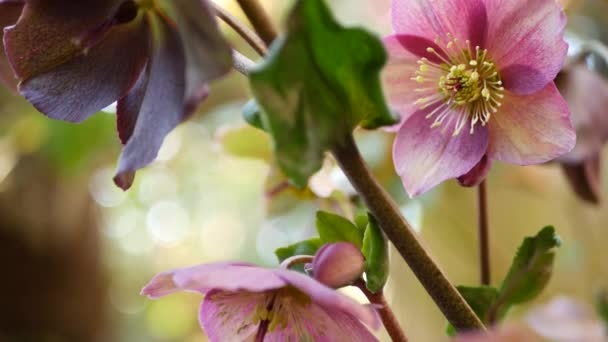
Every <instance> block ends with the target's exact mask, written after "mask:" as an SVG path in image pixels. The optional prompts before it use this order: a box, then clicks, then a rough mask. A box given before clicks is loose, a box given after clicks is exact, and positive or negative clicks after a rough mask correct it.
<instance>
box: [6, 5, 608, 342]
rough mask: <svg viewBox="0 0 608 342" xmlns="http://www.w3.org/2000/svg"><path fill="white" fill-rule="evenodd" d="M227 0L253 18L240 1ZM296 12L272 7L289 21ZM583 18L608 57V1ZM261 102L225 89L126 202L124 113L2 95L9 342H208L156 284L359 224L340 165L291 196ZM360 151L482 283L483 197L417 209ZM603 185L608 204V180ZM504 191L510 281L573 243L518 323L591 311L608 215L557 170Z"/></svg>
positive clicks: (580, 8) (439, 322)
mask: <svg viewBox="0 0 608 342" xmlns="http://www.w3.org/2000/svg"><path fill="white" fill-rule="evenodd" d="M216 2H217V3H218V4H219V5H221V6H223V7H225V8H226V9H228V10H230V11H231V12H232V13H234V14H235V15H237V16H239V17H240V18H242V19H243V17H242V15H241V12H240V11H239V9H238V7H237V6H236V4H235V2H234V1H230V0H224V1H216ZM291 3H292V1H285V0H266V1H264V5H265V6H266V7H267V8H268V9H269V10H270V11H271V12H272V13H273V15H274V17H275V18H277V22H278V23H280V22H281V18H283V17H284V14H285V12H286V10H287V9H288V8H289V5H290V4H291ZM330 3H331V5H332V7H333V8H334V9H335V12H336V15H337V16H338V17H339V18H340V19H341V20H342V21H343V22H346V23H349V24H353V25H362V26H365V27H367V28H369V29H370V30H372V31H375V32H377V33H378V34H385V33H388V32H389V31H390V24H389V20H388V8H389V1H388V0H373V1H368V0H332V1H330ZM568 11H569V14H570V17H569V18H570V24H569V27H570V29H571V30H572V31H573V32H576V33H578V34H581V35H584V36H586V37H590V38H593V39H599V40H603V41H604V43H608V25H607V24H606V22H607V21H608V2H607V1H604V0H576V1H571V3H570V4H569V8H568ZM243 20H244V19H243ZM225 32H226V34H227V36H228V37H229V38H230V40H231V41H232V42H233V44H234V45H235V47H236V48H237V49H238V50H240V51H242V52H243V53H245V54H247V55H248V56H250V57H251V58H254V59H255V58H256V56H255V55H254V54H253V53H252V51H251V50H250V49H249V48H248V47H246V46H245V45H244V44H243V43H242V42H241V40H240V39H239V38H238V37H237V36H236V35H235V34H234V33H233V32H232V31H231V30H229V29H226V28H225ZM247 98H248V87H247V82H246V80H245V79H244V78H243V77H242V76H241V75H240V74H238V73H236V72H233V73H231V74H230V75H229V76H228V77H227V78H226V79H224V80H222V81H220V82H218V83H216V84H214V85H213V86H212V94H211V97H210V98H209V100H208V101H207V102H205V104H204V105H203V106H202V107H201V108H200V111H199V114H198V115H197V116H195V117H194V119H192V120H190V121H189V122H187V123H185V124H183V125H181V126H180V127H179V128H178V129H177V130H175V131H174V132H173V133H171V135H170V136H169V137H168V138H167V139H166V141H165V143H164V145H163V148H162V151H161V153H160V155H159V158H158V160H157V161H156V162H155V163H154V164H153V165H151V166H150V167H148V168H147V169H145V170H143V171H141V172H139V173H138V174H137V178H136V182H135V185H134V186H133V188H132V189H131V190H130V191H129V192H127V193H124V192H122V191H121V190H119V189H118V188H116V187H115V186H114V185H113V184H112V180H111V179H112V176H113V172H114V168H115V161H116V159H117V156H118V153H119V151H120V144H119V141H118V139H117V137H116V133H115V122H114V119H115V118H114V115H113V110H112V108H109V109H108V113H99V114H97V115H96V116H94V117H93V118H92V119H89V120H88V121H86V122H85V123H84V124H80V125H71V124H66V123H63V122H57V121H51V120H49V119H47V118H45V117H44V116H43V115H41V114H39V113H37V112H35V110H33V109H32V107H31V106H29V105H28V104H27V103H26V102H25V101H24V100H22V99H21V98H19V97H17V96H13V95H11V94H9V93H8V92H6V91H5V90H4V89H0V269H1V274H2V275H1V277H2V281H0V341H2V342H4V341H11V342H12V341H16V342H21V341H41V342H47V341H49V342H63V341H128V342H138V341H157V342H176V341H186V342H203V341H206V338H205V336H204V334H203V333H202V332H201V330H200V328H199V327H198V324H197V310H198V305H199V303H200V297H199V296H197V295H194V294H176V295H172V296H169V297H166V298H163V299H162V300H158V301H150V300H148V299H146V298H144V297H142V296H140V295H139V291H140V289H141V287H142V286H143V285H144V284H145V283H146V282H147V281H148V280H149V279H150V278H151V277H152V276H153V275H154V274H156V273H158V272H161V271H164V270H167V269H169V268H174V267H183V266H188V265H192V264H197V263H203V262H209V261H216V260H247V261H251V262H256V263H260V264H263V265H267V266H273V265H276V263H277V260H276V259H275V257H274V254H273V251H274V249H276V248H278V247H281V246H284V245H287V244H290V243H294V242H297V241H299V240H302V239H304V238H307V237H310V236H313V235H314V232H315V231H314V213H315V211H316V210H317V209H319V208H324V209H326V210H333V211H338V212H341V213H344V214H346V215H348V214H349V213H351V208H350V207H349V206H348V205H346V204H345V203H346V202H345V199H346V198H347V196H348V195H349V192H350V190H349V187H348V184H347V181H346V180H345V179H344V177H343V175H341V173H340V172H339V171H338V170H337V169H336V168H335V167H334V166H333V165H332V162H331V161H328V163H327V165H326V167H325V168H324V170H323V172H321V173H320V174H319V175H318V176H317V177H315V180H314V182H313V183H311V188H312V190H309V191H300V192H298V191H295V190H293V189H289V188H284V187H283V186H282V184H283V183H282V179H281V177H280V175H278V174H277V171H276V169H275V168H273V167H272V166H271V165H272V154H271V145H270V141H269V139H268V138H267V137H266V136H265V135H264V134H263V133H261V132H259V131H257V130H255V129H253V128H250V127H247V126H246V125H245V124H244V122H243V120H242V119H241V117H240V111H241V108H242V106H243V104H244V103H245V101H246V100H247ZM607 115H608V113H607ZM357 137H358V141H359V144H360V146H361V148H362V150H363V151H364V154H365V156H366V158H367V160H368V161H369V163H370V164H371V166H372V167H373V169H374V171H375V172H376V174H377V175H378V177H379V178H380V179H381V180H382V182H383V183H384V185H385V186H386V187H387V188H388V189H389V190H390V191H391V193H392V194H393V195H394V196H395V198H396V199H397V200H398V201H399V203H400V204H401V205H402V208H403V211H404V213H405V215H406V216H407V217H408V219H410V220H411V221H412V223H413V224H414V225H415V227H417V229H418V232H419V234H420V235H421V236H422V239H423V240H424V241H425V243H426V245H427V246H428V248H429V249H430V250H431V251H432V254H433V255H434V256H435V258H436V260H437V261H438V263H439V264H440V265H441V266H442V267H443V269H444V270H445V271H446V272H447V274H448V276H449V278H450V279H451V280H452V281H453V282H454V283H456V284H471V285H473V284H476V283H477V281H478V266H477V241H476V201H475V192H474V190H471V189H464V188H461V187H459V186H457V185H456V184H455V182H447V183H446V184H444V185H442V186H440V187H438V188H436V189H435V190H433V191H431V192H429V193H428V194H426V195H424V196H422V197H421V198H418V199H416V200H408V199H407V197H406V196H405V195H404V192H403V190H402V188H401V185H400V182H399V180H398V179H397V178H396V177H395V175H394V172H393V170H392V167H391V160H390V150H391V139H392V137H391V135H390V134H388V133H383V132H359V134H358V135H357ZM606 152H608V151H606ZM604 155H605V157H608V153H604ZM603 179H604V184H606V185H604V187H603V192H604V193H608V172H604V175H603ZM489 191H490V199H489V200H490V204H489V205H490V223H491V245H492V268H493V275H494V282H498V281H500V279H501V278H502V277H503V276H504V274H505V273H506V271H507V268H508V267H509V265H510V261H511V259H512V257H513V255H514V253H515V250H516V248H517V246H518V245H519V244H520V243H521V240H522V238H523V237H524V236H526V235H531V234H535V233H536V232H537V231H538V230H539V229H540V228H542V227H543V226H545V225H548V224H552V225H555V227H556V228H557V231H558V232H559V234H560V235H561V237H562V240H563V246H562V247H561V248H560V249H559V252H558V254H557V260H556V269H555V273H554V277H553V279H552V281H551V283H550V285H549V287H548V289H547V291H546V292H544V293H543V294H542V296H541V297H540V298H539V299H538V300H536V301H535V302H534V303H532V304H530V305H528V306H525V307H519V308H518V309H516V310H515V311H514V312H513V313H512V315H511V316H510V319H511V320H518V319H520V317H522V316H523V315H525V314H526V312H527V311H528V310H529V309H530V307H531V306H536V305H540V304H542V303H546V302H548V301H550V300H551V298H554V297H555V296H558V295H565V296H568V297H571V298H573V299H575V300H577V301H579V302H580V303H581V304H582V305H583V306H588V307H591V306H592V304H593V299H594V295H595V294H596V293H597V291H598V290H600V289H602V288H603V287H608V265H607V264H606V263H605V261H606V255H607V254H606V252H605V250H606V248H605V246H607V245H608V210H607V207H606V205H605V204H603V205H599V206H593V205H589V204H586V203H583V202H581V201H580V200H579V199H578V198H577V197H575V195H574V193H573V192H572V191H571V189H570V188H569V187H568V185H567V183H566V181H565V178H564V176H563V174H562V172H561V170H560V168H559V167H558V166H557V165H543V166H535V167H526V168H521V167H511V166H505V165H500V164H499V165H495V167H494V168H493V170H492V172H491V174H490V176H489ZM392 261H393V262H392V266H391V267H392V273H391V278H390V281H389V284H388V289H387V295H388V297H389V300H390V301H391V302H392V303H393V304H394V309H395V310H396V312H397V314H398V315H399V318H400V319H401V321H402V323H403V325H404V328H405V331H406V333H407V334H408V336H409V337H410V338H411V340H412V341H441V340H445V335H444V328H445V321H444V319H443V318H442V316H441V314H440V312H439V311H438V309H437V308H436V307H435V306H434V305H433V303H432V301H431V300H430V298H429V297H428V296H427V295H426V293H425V292H424V290H423V289H422V287H421V286H420V285H419V284H418V283H417V281H416V280H415V278H414V276H413V274H412V273H411V271H409V269H408V268H407V266H406V265H405V264H404V263H403V262H402V261H401V260H400V258H399V257H398V256H397V255H396V254H395V255H393V258H392ZM348 292H349V293H350V294H351V295H353V296H355V297H357V298H359V299H361V296H360V295H358V294H357V292H356V291H354V290H353V291H348ZM381 337H382V338H383V339H385V340H386V336H385V335H384V333H382V332H381Z"/></svg>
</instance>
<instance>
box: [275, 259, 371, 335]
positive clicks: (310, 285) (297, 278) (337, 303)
mask: <svg viewBox="0 0 608 342" xmlns="http://www.w3.org/2000/svg"><path fill="white" fill-rule="evenodd" d="M273 272H274V273H275V274H276V275H277V276H279V277H280V278H281V279H283V280H284V281H285V282H287V283H288V284H290V285H292V286H293V287H295V288H297V289H299V290H300V291H302V292H304V293H305V294H307V295H308V296H310V298H311V299H312V301H313V302H314V303H317V304H319V305H320V306H322V307H324V308H325V309H327V310H337V311H342V312H344V313H347V314H349V315H351V316H352V317H355V318H356V319H358V320H360V321H362V322H363V323H365V324H367V325H368V326H370V327H372V328H374V329H378V328H379V327H380V319H379V317H378V314H377V312H376V310H374V309H373V308H372V307H371V306H369V305H361V304H359V303H357V302H355V301H354V300H352V299H351V298H349V297H347V296H345V295H343V294H342V293H340V292H337V291H335V290H333V289H331V288H329V287H327V286H325V285H323V284H321V283H319V282H318V281H316V280H314V279H312V278H310V277H308V276H305V275H304V274H301V273H298V272H295V271H289V270H284V269H275V270H273Z"/></svg>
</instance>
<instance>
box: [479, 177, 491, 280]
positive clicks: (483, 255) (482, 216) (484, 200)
mask: <svg viewBox="0 0 608 342" xmlns="http://www.w3.org/2000/svg"><path fill="white" fill-rule="evenodd" d="M477 199H478V203H479V209H478V210H479V217H478V227H479V270H480V275H481V284H482V285H490V282H491V277H490V237H489V235H490V234H489V227H488V196H487V189H486V181H485V180H484V181H483V182H481V184H479V186H478V187H477Z"/></svg>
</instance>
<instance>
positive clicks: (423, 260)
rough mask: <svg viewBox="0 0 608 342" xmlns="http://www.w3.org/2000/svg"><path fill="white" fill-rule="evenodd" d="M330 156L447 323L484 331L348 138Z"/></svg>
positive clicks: (459, 328) (349, 136)
mask: <svg viewBox="0 0 608 342" xmlns="http://www.w3.org/2000/svg"><path fill="white" fill-rule="evenodd" d="M332 153H333V155H334V157H335V158H336V160H337V161H338V163H339V164H340V167H341V168H342V170H343V171H344V173H345V174H346V176H347V177H348V179H349V180H350V182H351V183H352V185H353V186H354V187H355V189H356V190H357V192H358V193H359V195H360V196H361V197H362V198H363V200H364V201H365V204H366V205H367V207H368V208H369V210H370V211H371V212H372V214H373V215H374V216H375V217H376V219H377V220H378V223H379V224H380V228H382V230H383V231H384V233H385V234H386V235H387V237H388V238H389V240H390V241H391V242H392V243H393V245H394V246H395V248H396V249H397V251H399V253H400V254H401V256H402V257H403V259H405V261H406V262H407V264H408V265H409V267H410V268H411V269H412V271H413V272H414V274H415V275H416V277H417V278H418V280H419V281H420V283H422V285H423V286H424V288H425V289H426V291H427V292H428V293H429V295H430V296H431V297H432V298H433V300H434V301H435V303H436V304H437V306H438V307H439V309H440V310H441V311H442V312H443V314H444V315H445V317H446V318H447V319H448V321H449V322H450V323H451V324H452V325H453V326H454V327H455V328H456V329H457V330H459V331H466V330H474V329H485V327H484V325H483V323H482V322H481V321H480V320H479V318H478V317H477V315H475V312H473V310H472V309H471V307H470V306H469V305H468V304H467V302H466V301H465V300H464V299H463V298H462V296H461V295H460V293H459V292H458V291H457V290H456V288H455V287H454V286H453V285H452V284H451V283H450V282H449V281H448V279H447V278H446V276H445V275H444V274H443V272H442V271H441V269H439V267H438V266H437V265H436V264H435V262H434V261H433V259H432V258H431V257H430V255H429V253H428V252H427V251H426V250H425V249H424V247H423V246H422V245H421V243H420V242H419V241H418V238H417V237H416V234H415V233H414V231H413V230H412V228H411V226H410V224H409V223H408V222H407V221H406V220H405V218H404V217H403V216H402V215H401V212H400V210H399V207H398V206H397V204H396V203H395V202H394V201H393V200H392V199H391V197H390V196H389V195H388V193H387V192H386V191H385V190H384V189H383V188H382V187H381V186H380V184H378V182H377V181H376V179H375V178H374V176H373V174H372V173H371V171H370V170H369V169H368V168H367V165H366V163H365V161H364V160H363V158H362V157H361V154H360V153H359V149H358V148H357V145H356V144H355V141H354V139H353V137H352V135H350V134H349V135H348V136H347V137H346V138H345V139H344V141H342V142H341V143H340V144H337V145H336V146H335V147H334V148H333V149H332Z"/></svg>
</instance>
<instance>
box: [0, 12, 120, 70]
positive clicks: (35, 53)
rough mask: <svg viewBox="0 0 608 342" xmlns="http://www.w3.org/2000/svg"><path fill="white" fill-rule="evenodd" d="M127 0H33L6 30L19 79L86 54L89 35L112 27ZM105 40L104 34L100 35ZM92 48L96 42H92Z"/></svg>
mask: <svg viewBox="0 0 608 342" xmlns="http://www.w3.org/2000/svg"><path fill="white" fill-rule="evenodd" d="M122 2H124V0H78V1H74V0H56V1H48V0H29V1H26V2H25V3H26V5H25V7H24V9H23V13H22V15H21V17H20V18H19V21H18V22H17V24H16V25H15V26H13V27H9V28H7V29H6V30H5V36H4V42H5V47H6V53H7V55H8V59H9V61H10V62H11V64H12V67H13V70H14V71H15V74H16V75H17V76H18V77H19V79H27V78H29V77H31V76H33V75H35V74H38V73H41V72H44V71H46V70H48V69H50V68H52V67H55V66H57V65H59V64H62V63H64V62H66V61H68V60H70V59H71V58H73V57H74V56H76V55H78V54H80V53H82V52H83V51H84V50H85V48H86V46H84V45H82V44H80V43H79V42H80V41H81V39H82V38H83V36H86V35H87V34H88V33H90V32H92V31H95V30H99V28H100V27H105V28H109V26H108V25H107V23H108V22H109V21H110V20H112V18H113V16H114V15H115V14H116V13H117V10H118V8H119V7H120V5H121V3H122ZM96 37H97V39H101V38H102V37H103V34H101V32H100V33H99V34H97V35H96ZM88 43H89V44H87V45H88V46H90V45H91V44H92V42H90V41H89V42H88Z"/></svg>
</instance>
